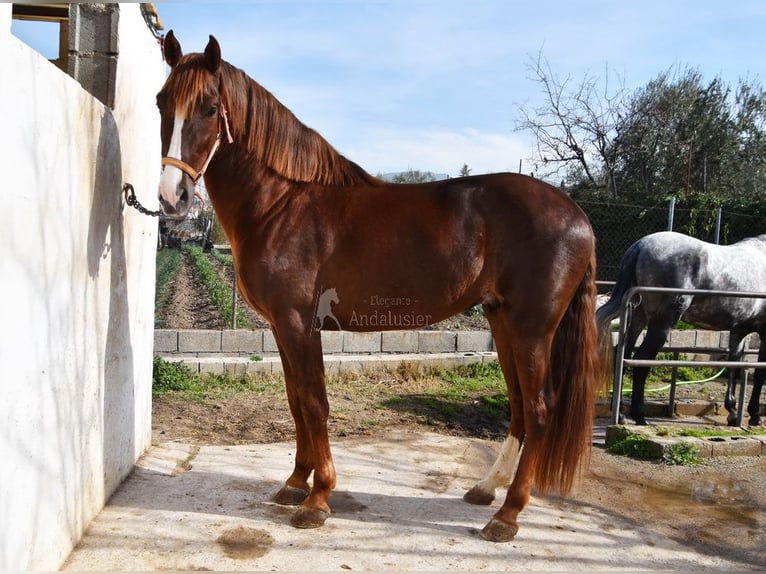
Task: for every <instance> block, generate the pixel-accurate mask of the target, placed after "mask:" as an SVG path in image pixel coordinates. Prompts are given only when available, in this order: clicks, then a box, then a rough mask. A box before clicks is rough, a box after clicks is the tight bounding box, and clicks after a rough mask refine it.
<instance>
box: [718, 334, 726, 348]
mask: <svg viewBox="0 0 766 574" xmlns="http://www.w3.org/2000/svg"><path fill="white" fill-rule="evenodd" d="M718 337H719V339H718V346H720V347H723V348H724V349H728V348H729V332H728V331H719V332H718Z"/></svg>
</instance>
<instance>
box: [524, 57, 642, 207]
mask: <svg viewBox="0 0 766 574" xmlns="http://www.w3.org/2000/svg"><path fill="white" fill-rule="evenodd" d="M528 70H529V72H530V73H531V75H532V79H533V80H534V81H536V82H538V83H539V84H540V86H541V87H542V90H543V92H544V95H545V104H543V105H542V106H540V107H537V108H535V109H533V110H529V109H527V108H525V107H523V106H519V113H520V120H519V121H518V122H517V125H516V128H517V129H518V130H529V131H531V132H532V133H533V134H534V136H535V139H536V141H537V158H534V161H535V171H536V172H537V173H538V175H539V176H541V177H551V176H554V175H561V172H562V170H563V171H564V172H565V175H566V176H568V177H569V178H570V179H573V178H574V179H577V180H580V181H581V180H583V179H584V180H586V181H587V182H588V183H589V184H590V185H591V186H593V187H600V188H604V189H606V190H607V191H608V192H609V193H610V194H611V195H616V193H617V190H616V180H615V177H614V174H615V168H616V164H617V158H618V153H619V150H618V149H617V145H616V142H617V138H616V136H617V134H618V132H619V127H620V123H621V122H622V121H623V119H624V117H625V106H626V98H627V94H626V90H625V85H624V81H623V80H622V79H620V78H618V81H617V85H616V88H615V89H614V90H612V89H611V87H610V85H609V70H608V69H607V70H606V74H605V79H604V80H603V81H602V80H599V79H598V78H593V77H591V76H586V77H585V78H583V80H582V81H580V82H579V83H574V82H573V81H572V79H571V78H569V77H567V78H566V79H564V80H562V79H560V78H559V77H557V76H556V74H555V73H554V72H553V70H552V69H551V66H550V63H549V62H548V61H547V60H546V59H545V58H544V57H543V56H542V53H539V54H538V55H537V58H530V62H529V64H528Z"/></svg>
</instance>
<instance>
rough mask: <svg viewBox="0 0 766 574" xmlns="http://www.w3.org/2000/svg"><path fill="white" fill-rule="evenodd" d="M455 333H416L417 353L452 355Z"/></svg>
mask: <svg viewBox="0 0 766 574" xmlns="http://www.w3.org/2000/svg"><path fill="white" fill-rule="evenodd" d="M456 350H457V333H455V332H453V331H418V352H420V353H454V352H455V351H456Z"/></svg>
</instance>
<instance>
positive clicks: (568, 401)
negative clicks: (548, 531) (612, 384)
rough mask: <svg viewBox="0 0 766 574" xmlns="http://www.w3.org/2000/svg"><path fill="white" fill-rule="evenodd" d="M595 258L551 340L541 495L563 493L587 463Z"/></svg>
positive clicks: (594, 364)
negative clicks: (550, 401) (550, 395)
mask: <svg viewBox="0 0 766 574" xmlns="http://www.w3.org/2000/svg"><path fill="white" fill-rule="evenodd" d="M596 294H597V290H596V256H595V249H594V253H593V254H592V255H591V260H590V262H589V264H588V268H587V270H586V272H585V274H584V276H583V278H582V280H581V281H580V285H579V286H578V288H577V291H576V292H575V294H574V297H572V300H571V301H570V303H569V307H568V308H567V310H566V312H565V314H564V317H563V318H562V320H561V323H560V324H559V327H558V330H557V331H556V335H555V337H554V340H553V349H552V352H551V368H550V382H551V385H552V388H553V390H554V395H555V398H553V401H554V402H553V404H548V405H547V406H548V417H547V421H546V425H545V433H544V435H543V440H542V447H541V451H540V452H541V453H544V454H542V455H541V456H540V459H539V461H538V464H537V469H536V472H535V484H536V486H537V488H538V489H539V490H540V491H541V492H543V493H544V492H547V491H549V490H556V491H558V492H560V493H562V494H566V493H568V492H569V491H570V490H571V488H572V484H573V482H574V479H575V478H576V477H577V476H578V474H579V471H580V469H581V468H582V467H583V465H584V464H586V463H587V462H588V460H589V458H590V448H591V442H592V434H593V422H594V414H595V401H596V392H595V383H596V375H597V370H598V362H599V356H598V334H597V331H596V321H595V310H596V309H595V307H596Z"/></svg>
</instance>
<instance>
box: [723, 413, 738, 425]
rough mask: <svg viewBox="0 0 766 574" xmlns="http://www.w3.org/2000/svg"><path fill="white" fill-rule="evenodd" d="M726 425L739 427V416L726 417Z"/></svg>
mask: <svg viewBox="0 0 766 574" xmlns="http://www.w3.org/2000/svg"><path fill="white" fill-rule="evenodd" d="M726 424H728V425H729V426H730V427H735V426H737V415H729V416H728V417H726Z"/></svg>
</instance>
